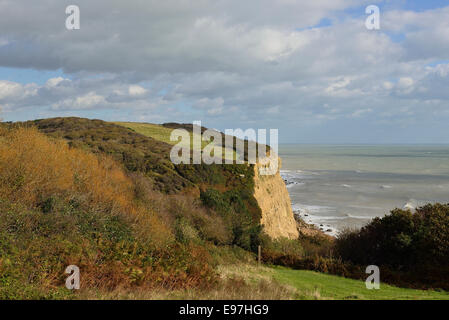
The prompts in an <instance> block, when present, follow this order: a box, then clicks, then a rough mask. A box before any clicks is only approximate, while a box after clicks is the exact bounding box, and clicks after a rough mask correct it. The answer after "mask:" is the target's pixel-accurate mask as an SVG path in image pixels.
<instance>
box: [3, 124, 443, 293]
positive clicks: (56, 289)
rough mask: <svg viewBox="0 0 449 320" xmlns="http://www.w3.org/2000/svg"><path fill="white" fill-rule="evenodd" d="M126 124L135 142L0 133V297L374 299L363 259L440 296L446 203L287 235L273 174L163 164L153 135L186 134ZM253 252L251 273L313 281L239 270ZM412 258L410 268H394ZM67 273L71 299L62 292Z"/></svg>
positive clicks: (81, 128) (75, 127) (285, 204)
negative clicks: (349, 228)
mask: <svg viewBox="0 0 449 320" xmlns="http://www.w3.org/2000/svg"><path fill="white" fill-rule="evenodd" d="M139 126H140V129H139V131H140V132H142V133H143V134H141V133H139V132H136V131H135V130H134V129H132V128H130V127H129V124H126V125H125V126H123V125H117V124H114V123H108V122H104V121H101V120H88V119H80V118H55V119H43V120H36V121H29V122H23V123H3V124H1V125H0V299H22V298H24V299H42V298H46V299H73V298H95V297H111V298H120V297H122V298H123V297H125V298H126V297H128V298H132V297H134V298H135V297H142V298H154V297H157V294H156V293H157V292H163V293H162V296H159V297H185V298H190V299H195V298H205V297H209V296H215V297H217V298H258V299H262V298H267V299H281V298H282V299H286V298H288V299H290V298H293V299H314V298H336V299H340V298H348V297H351V294H349V291H354V292H355V294H354V295H352V296H354V298H379V297H376V296H373V295H372V294H368V293H365V294H364V293H363V290H362V288H361V287H360V284H361V283H362V282H361V281H360V280H363V279H365V278H366V274H365V267H366V262H367V261H371V260H369V259H371V257H372V256H373V255H369V256H367V255H366V252H368V250H374V249H375V250H376V251H375V252H374V253H375V255H376V261H380V262H381V263H382V265H381V266H382V279H383V280H384V281H386V282H388V283H395V284H398V285H401V286H406V287H412V288H444V289H445V288H448V284H447V280H446V279H447V276H446V275H447V256H448V255H447V241H448V239H447V233H446V232H445V230H447V228H448V226H449V205H439V204H436V205H429V206H426V207H425V208H422V210H421V209H420V210H418V213H417V214H414V215H413V214H412V213H411V212H406V211H402V210H394V211H392V214H391V215H390V216H386V217H385V218H383V219H377V220H375V221H373V222H372V224H370V225H368V226H367V228H364V229H362V230H360V231H353V232H350V233H346V234H344V235H343V236H342V237H340V238H338V239H337V240H333V239H330V238H329V237H325V236H322V235H321V234H306V233H304V232H301V233H300V235H299V236H298V230H297V225H296V224H295V222H294V221H293V220H292V219H293V216H292V214H291V208H290V199H289V198H288V193H287V191H286V188H285V185H284V183H283V181H282V179H281V177H280V176H279V174H276V175H273V176H262V175H260V174H259V168H258V167H259V165H260V164H259V163H258V164H257V165H248V164H247V163H245V164H242V165H237V164H233V165H205V164H201V165H174V164H173V163H172V162H171V161H170V160H169V157H168V154H169V151H170V149H171V146H172V145H171V144H168V143H166V142H164V139H166V137H167V134H168V132H169V131H167V130H166V128H170V130H171V128H177V127H181V128H185V129H187V130H191V129H192V128H191V126H189V125H183V124H180V125H177V124H167V125H164V126H158V125H146V124H139ZM385 235H388V236H387V237H385ZM373 243H376V244H378V245H377V246H375V247H374V249H373V248H372V244H373ZM259 246H261V248H262V255H261V256H262V261H263V263H264V264H267V265H282V266H287V267H290V268H293V269H309V270H314V271H319V272H320V273H319V274H317V273H307V272H304V271H303V270H292V269H276V270H275V271H273V269H270V270H271V271H269V272H268V273H269V274H268V275H265V272H266V271H267V270H268V269H266V268H262V269H258V270H259V271H256V273H257V276H255V275H254V274H252V273H253V272H243V271H244V270H245V268H246V267H247V266H250V268H251V270H254V262H255V253H257V250H258V247H259ZM370 248H371V249H370ZM411 253H413V254H411ZM412 257H415V258H416V259H415V262H417V263H419V264H418V265H415V264H413V265H410V267H409V269H407V266H409V264H405V263H406V262H408V261H411V260H410V259H411V258H412ZM418 258H419V259H418ZM71 264H75V265H77V266H79V267H80V269H81V270H82V273H83V276H82V279H83V289H82V290H81V291H80V292H71V291H68V290H67V289H64V280H65V277H66V275H65V274H64V270H65V268H66V267H67V266H68V265H71ZM229 270H240V271H242V272H240V273H239V272H237V273H236V274H235V276H232V277H227V276H226V275H227V274H228V273H229ZM417 271H418V272H417ZM322 273H328V274H334V275H339V276H343V277H347V278H354V279H356V280H351V281H349V280H348V279H344V278H341V277H333V276H330V275H323V274H322ZM299 279H302V280H301V281H300V280H299ZM312 279H315V280H316V281H318V282H319V283H321V284H320V286H321V289H320V294H319V295H317V294H316V292H315V291H313V290H310V285H309V284H310V283H311V282H313V281H315V280H312ZM253 280H254V281H253ZM354 281H355V282H354ZM302 282H304V284H303V283H302ZM305 284H307V285H305ZM292 285H293V286H294V288H293V289H292ZM337 285H342V286H344V287H347V290H346V289H344V288H343V290H340V289H338V288H336V287H335V286H337ZM333 290H335V292H336V294H332V292H331V291H333ZM339 290H340V291H339ZM389 292H390V291H389ZM155 294H156V296H155ZM388 294H389V293H388ZM391 294H392V295H391V296H390V298H395V297H400V298H408V297H413V298H444V296H445V294H446V293H442V295H441V296H440V295H438V294H433V293H431V294H430V295H429V296H426V294H425V293H423V292H418V291H411V290H410V291H407V292H406V291H405V290H404V291H403V290H399V289H397V290H396V289H394V288H392V290H391ZM409 294H410V295H409ZM382 297H385V298H387V297H388V295H382Z"/></svg>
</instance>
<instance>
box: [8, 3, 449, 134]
mask: <svg viewBox="0 0 449 320" xmlns="http://www.w3.org/2000/svg"><path fill="white" fill-rule="evenodd" d="M68 5H77V6H78V7H79V8H80V12H81V29H80V30H70V31H69V30H67V29H66V26H65V21H66V18H67V15H66V13H65V9H66V7H67V6H68ZM368 5H377V6H379V7H380V30H367V28H366V27H365V20H366V18H367V16H368V15H367V14H366V13H365V8H366V7H367V6H368ZM0 107H1V108H2V113H1V117H2V118H3V119H4V120H10V121H16V120H28V119H36V118H47V117H56V116H81V117H88V118H100V119H105V120H129V121H140V122H153V123H162V122H168V121H176V122H192V121H193V120H201V121H202V123H203V125H205V126H207V127H213V128H217V129H220V130H223V129H226V128H244V129H246V128H267V129H268V128H278V129H279V139H280V141H281V142H302V143H304V142H305V143H449V3H448V2H447V1H446V0H433V1H432V0H428V1H422V0H412V1H408V0H407V1H405V0H390V1H375V0H369V1H365V0H314V1H306V0H297V1H295V0H257V1H256V0H245V1H241V0H238V1H237V0H190V1H187V0H164V1H160V0H127V1H122V0H120V1H118V0H95V1H92V0H70V1H65V0H40V1H25V0H0Z"/></svg>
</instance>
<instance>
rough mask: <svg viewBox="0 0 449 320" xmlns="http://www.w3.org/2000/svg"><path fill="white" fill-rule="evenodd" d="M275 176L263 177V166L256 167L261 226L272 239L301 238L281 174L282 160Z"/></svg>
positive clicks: (255, 189)
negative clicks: (261, 172) (261, 170)
mask: <svg viewBox="0 0 449 320" xmlns="http://www.w3.org/2000/svg"><path fill="white" fill-rule="evenodd" d="M278 159H279V166H278V170H277V172H276V174H275V175H261V174H260V169H261V167H262V165H261V164H257V165H256V166H254V170H255V175H254V180H255V188H254V197H255V198H256V200H257V202H258V204H259V207H260V208H261V210H262V219H261V224H262V225H264V230H265V232H266V233H267V234H268V235H269V236H270V237H271V238H274V239H276V238H281V237H285V238H289V239H294V238H297V237H298V236H299V234H298V230H297V228H296V221H295V219H294V216H293V211H292V207H291V201H290V196H289V194H288V191H287V188H286V187H285V183H284V181H283V180H282V177H281V175H280V174H279V169H280V168H281V159H280V158H278Z"/></svg>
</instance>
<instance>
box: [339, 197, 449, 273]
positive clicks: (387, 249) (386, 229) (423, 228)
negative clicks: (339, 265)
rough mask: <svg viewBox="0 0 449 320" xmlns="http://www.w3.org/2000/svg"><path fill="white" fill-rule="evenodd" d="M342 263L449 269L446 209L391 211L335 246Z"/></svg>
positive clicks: (448, 210)
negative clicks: (435, 266) (429, 266)
mask: <svg viewBox="0 0 449 320" xmlns="http://www.w3.org/2000/svg"><path fill="white" fill-rule="evenodd" d="M336 249H337V252H338V253H339V254H340V255H341V257H342V258H343V259H345V260H348V261H351V262H354V263H359V264H378V265H389V266H393V267H400V268H404V269H410V268H411V267H413V266H416V265H427V264H431V265H445V266H448V267H449V205H442V204H435V205H427V206H425V207H422V208H419V209H417V211H416V213H411V212H410V211H408V210H407V211H405V210H400V209H395V210H393V211H392V212H391V214H390V215H387V216H385V217H383V218H375V219H373V221H372V222H371V223H369V224H368V225H367V226H365V227H363V228H362V229H361V230H360V231H353V232H346V233H343V234H342V235H340V237H339V238H338V240H337V242H336Z"/></svg>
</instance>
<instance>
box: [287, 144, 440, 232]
mask: <svg viewBox="0 0 449 320" xmlns="http://www.w3.org/2000/svg"><path fill="white" fill-rule="evenodd" d="M279 155H280V157H281V158H282V169H281V176H282V177H283V179H284V180H285V182H286V185H287V190H288V192H289V194H290V198H291V201H292V208H293V211H294V213H295V214H297V215H299V216H300V217H302V218H303V219H304V220H305V221H306V222H308V223H311V224H314V225H316V226H317V227H318V228H321V229H322V230H323V231H325V232H327V233H328V234H331V235H334V236H335V235H338V233H339V232H340V231H342V230H344V229H347V228H349V229H359V228H361V227H362V226H364V225H366V224H367V223H369V221H371V220H372V219H373V218H374V217H383V216H385V215H386V214H389V212H390V211H391V210H392V209H394V208H405V209H407V208H408V209H410V210H414V209H415V208H417V207H420V206H423V205H425V204H427V203H436V202H440V203H449V145H302V144H301V145H300V144H284V145H280V146H279Z"/></svg>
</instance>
